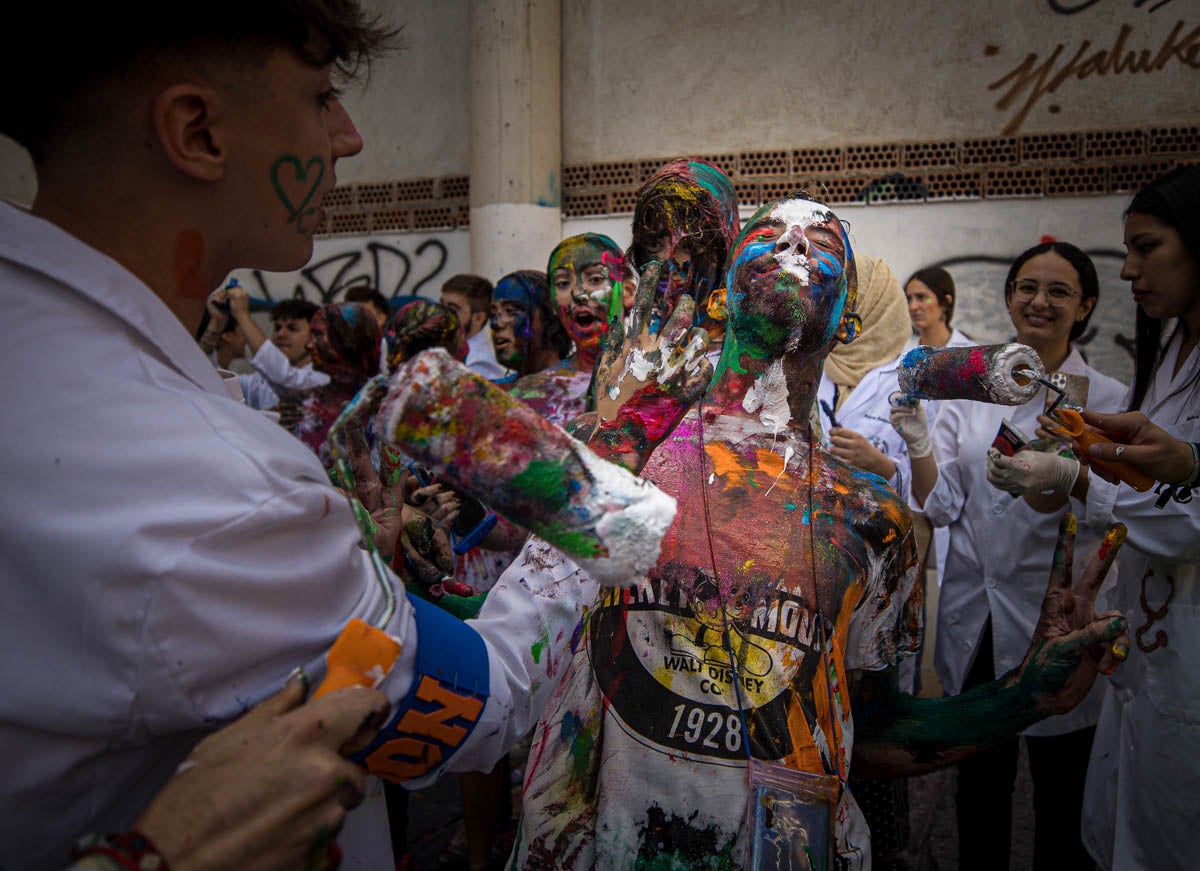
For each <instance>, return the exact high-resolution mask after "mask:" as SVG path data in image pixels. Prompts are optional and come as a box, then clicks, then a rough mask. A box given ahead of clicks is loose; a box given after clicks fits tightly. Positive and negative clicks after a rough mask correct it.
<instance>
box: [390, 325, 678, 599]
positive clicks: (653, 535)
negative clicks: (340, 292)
mask: <svg viewBox="0 0 1200 871" xmlns="http://www.w3.org/2000/svg"><path fill="white" fill-rule="evenodd" d="M376 431H377V432H379V433H380V434H381V435H382V437H383V438H384V439H385V440H386V441H388V442H389V443H390V444H392V445H394V446H395V447H397V448H399V449H400V450H402V451H404V452H405V453H406V454H408V455H409V456H410V457H412V458H413V459H415V460H417V461H418V462H420V463H422V464H423V465H425V466H426V467H428V468H429V469H431V470H432V471H433V472H434V473H435V474H436V475H437V476H438V477H439V478H441V479H442V480H445V481H447V482H449V483H450V484H452V485H453V486H454V488H455V489H456V490H459V491H460V492H462V493H464V494H466V495H468V496H472V497H474V498H475V499H478V500H479V501H480V502H483V503H485V504H486V505H487V506H488V507H489V508H490V509H491V510H492V511H494V512H496V513H497V514H499V515H500V516H501V517H504V518H505V519H506V520H509V521H510V522H512V523H515V524H517V525H518V526H523V527H525V528H526V529H529V530H530V531H531V532H533V533H534V534H535V535H537V536H539V537H540V538H542V539H544V540H545V541H547V542H549V543H550V544H552V545H554V547H556V548H558V549H559V550H560V551H562V552H563V553H564V554H566V555H567V556H568V557H570V558H571V559H573V560H574V561H575V562H576V563H577V564H578V565H579V567H580V568H582V569H583V570H584V571H586V572H588V573H589V574H590V575H591V576H592V577H594V578H595V579H596V580H598V581H600V583H602V584H604V585H607V586H629V585H631V584H634V583H636V582H637V581H638V580H640V579H641V578H643V577H645V575H646V573H647V572H648V571H649V570H650V569H651V568H653V567H654V565H655V564H656V563H657V562H658V555H659V545H660V543H661V541H662V537H663V535H665V534H666V531H667V529H668V528H669V527H670V525H671V522H672V521H673V520H674V518H675V500H674V499H673V498H672V497H671V496H668V495H667V494H666V493H663V492H662V491H661V490H659V489H658V488H657V487H656V486H654V485H653V484H651V483H650V482H648V481H645V480H643V479H641V478H638V477H635V476H634V475H632V474H631V473H630V472H628V471H627V470H626V469H623V468H621V467H620V466H617V465H615V464H613V463H609V462H607V461H606V460H602V459H601V458H600V457H598V456H596V455H595V454H594V453H592V452H591V451H590V450H589V449H588V448H587V447H586V446H585V445H584V444H583V443H582V442H579V441H577V440H575V439H573V438H571V437H570V436H569V435H567V434H566V433H565V432H563V431H562V430H561V429H559V428H558V427H556V426H554V425H553V424H551V423H549V422H547V421H546V420H545V419H544V418H542V417H541V416H540V415H538V414H537V413H536V412H534V411H533V410H532V409H531V408H529V406H527V405H525V404H524V403H523V402H521V401H519V400H517V399H514V398H512V397H511V396H509V395H508V394H507V393H505V392H504V391H502V390H500V389H499V388H498V387H496V386H495V385H494V384H492V383H490V382H488V381H486V380H484V379H483V378H481V377H479V376H478V375H476V374H475V373H474V372H472V371H471V370H470V369H468V368H467V367H466V366H464V365H463V364H461V363H459V362H457V361H456V360H454V359H453V358H451V356H450V355H449V354H447V353H446V352H445V351H444V350H442V349H440V348H435V349H431V350H428V351H424V352H422V353H421V354H418V355H416V356H415V357H413V358H412V359H411V360H409V361H407V362H406V363H404V364H403V365H402V366H400V367H399V368H398V369H397V371H396V374H395V375H394V376H393V377H392V380H391V384H390V386H389V388H388V393H387V396H386V397H385V398H384V400H383V403H382V405H381V407H380V411H379V415H378V417H377V419H376Z"/></svg>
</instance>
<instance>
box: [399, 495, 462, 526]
mask: <svg viewBox="0 0 1200 871" xmlns="http://www.w3.org/2000/svg"><path fill="white" fill-rule="evenodd" d="M408 504H409V505H412V506H413V507H414V508H418V509H420V510H421V511H423V512H425V513H426V514H428V515H429V517H430V519H431V520H432V521H433V522H434V523H436V524H437V525H438V526H441V527H442V528H444V529H449V528H450V526H451V525H452V524H453V523H454V521H455V520H456V519H457V518H458V512H459V510H460V509H461V508H462V499H461V498H460V497H459V495H458V494H457V493H455V492H454V491H453V490H448V489H446V487H444V486H442V485H441V484H429V485H428V486H425V487H421V488H420V489H419V490H416V491H414V492H413V493H411V494H410V495H409V497H408Z"/></svg>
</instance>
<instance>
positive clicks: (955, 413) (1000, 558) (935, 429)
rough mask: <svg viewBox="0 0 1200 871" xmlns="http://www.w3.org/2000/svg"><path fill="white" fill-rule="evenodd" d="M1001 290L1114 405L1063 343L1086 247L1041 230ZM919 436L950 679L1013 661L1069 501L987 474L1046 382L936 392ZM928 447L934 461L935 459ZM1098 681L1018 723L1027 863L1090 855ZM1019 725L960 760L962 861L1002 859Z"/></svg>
mask: <svg viewBox="0 0 1200 871" xmlns="http://www.w3.org/2000/svg"><path fill="white" fill-rule="evenodd" d="M1004 287H1005V290H1004V302H1005V305H1006V307H1007V309H1008V316H1009V318H1010V319H1011V320H1012V324H1013V327H1014V328H1015V329H1016V332H1017V335H1016V340H1017V341H1018V342H1021V343H1023V344H1026V345H1029V346H1030V347H1032V348H1033V349H1034V350H1035V351H1037V353H1038V355H1039V356H1040V357H1041V358H1042V361H1043V362H1044V363H1045V366H1046V371H1047V372H1063V373H1068V374H1071V375H1077V376H1084V377H1086V378H1087V379H1088V385H1089V389H1088V397H1087V405H1088V407H1090V408H1094V409H1097V410H1099V411H1116V410H1118V409H1119V408H1121V401H1122V398H1123V396H1124V394H1125V387H1124V386H1123V385H1122V384H1121V383H1120V382H1118V381H1116V380H1115V379H1113V378H1109V377H1108V376H1106V375H1103V374H1101V373H1100V372H1097V371H1096V370H1095V369H1093V368H1092V367H1090V366H1088V365H1087V363H1086V362H1084V360H1083V357H1082V356H1081V355H1080V353H1079V351H1078V350H1077V349H1076V348H1075V347H1074V346H1073V345H1072V341H1073V340H1075V339H1077V338H1078V337H1079V336H1081V335H1082V334H1083V332H1084V331H1085V330H1086V329H1087V324H1088V319H1089V318H1090V317H1091V314H1092V311H1093V309H1094V308H1095V306H1096V303H1097V301H1098V300H1099V297H1100V285H1099V280H1098V279H1097V276H1096V268H1095V266H1093V264H1092V262H1091V260H1090V259H1089V258H1088V257H1087V255H1086V254H1084V253H1083V252H1082V251H1080V250H1079V249H1078V248H1076V247H1075V246H1074V245H1069V244H1067V243H1065V242H1046V243H1043V244H1041V245H1037V246H1035V247H1033V248H1030V249H1029V250H1028V251H1025V252H1024V253H1022V254H1021V255H1020V256H1019V257H1017V258H1016V260H1015V261H1013V264H1012V267H1011V268H1010V269H1009V273H1008V280H1007V281H1006V282H1005V285H1004ZM940 406H941V407H940V409H939V411H938V415H937V420H936V421H935V422H934V424H933V426H932V428H931V429H929V430H927V432H926V438H925V442H924V445H916V446H915V443H914V441H912V439H913V436H914V433H913V432H912V431H909V432H908V433H907V434H905V433H904V431H903V430H902V434H905V437H906V440H909V453H910V456H913V455H922V454H925V455H928V454H929V453H930V450H929V446H930V442H932V456H924V457H922V458H921V459H916V458H914V459H913V460H912V467H913V472H912V473H913V484H912V487H913V497H914V501H915V506H916V507H918V508H923V511H924V513H925V515H926V516H927V517H928V518H929V520H930V522H932V523H933V525H934V526H935V527H948V528H949V529H950V549H949V553H948V554H947V557H946V563H945V566H944V567H943V571H942V587H941V599H940V606H939V614H938V633H937V648H936V653H935V657H934V659H935V665H936V668H937V673H938V677H939V678H940V680H941V682H942V686H943V688H944V689H945V690H946V692H947V693H949V694H957V693H961V692H963V691H965V690H968V689H970V688H971V687H973V686H976V685H978V684H981V683H984V682H986V681H990V680H992V679H993V678H994V677H996V676H998V675H1003V674H1004V673H1006V672H1008V671H1009V670H1011V669H1013V668H1015V667H1016V666H1017V665H1018V664H1019V663H1020V661H1021V657H1022V656H1023V655H1024V651H1025V647H1026V644H1025V640H1024V639H1026V638H1028V637H1029V633H1030V632H1032V631H1033V629H1034V626H1035V624H1036V622H1037V618H1038V610H1039V607H1040V605H1041V600H1042V596H1043V595H1044V594H1045V592H1046V581H1045V572H1046V554H1047V553H1050V552H1052V551H1053V549H1054V540H1055V534H1056V530H1057V528H1058V522H1059V519H1060V517H1061V515H1062V514H1063V513H1064V512H1065V511H1066V505H1065V504H1064V503H1061V502H1060V503H1059V507H1058V508H1057V509H1055V510H1053V511H1051V513H1043V512H1045V511H1046V508H1047V506H1046V505H1044V504H1040V503H1039V502H1038V496H1037V494H1034V495H1032V496H1030V497H1027V498H1017V497H1014V496H1012V495H1010V494H1009V493H1006V492H1003V491H1001V490H997V489H996V488H994V487H992V486H991V485H990V484H989V483H988V480H987V464H988V460H987V452H988V448H989V447H990V446H991V444H992V440H993V439H994V438H995V437H996V434H997V431H998V430H999V429H1000V426H1001V424H1002V422H1004V421H1005V420H1006V419H1007V420H1008V421H1009V422H1010V423H1011V424H1012V425H1015V426H1016V427H1017V428H1018V429H1019V430H1021V431H1023V432H1024V433H1026V434H1028V435H1029V436H1030V437H1032V436H1033V434H1034V433H1035V431H1036V430H1037V427H1038V421H1037V418H1038V415H1039V414H1041V413H1042V412H1043V411H1044V409H1045V407H1046V398H1045V390H1044V389H1043V390H1042V391H1040V392H1039V393H1038V395H1037V396H1035V397H1034V398H1033V399H1032V400H1031V401H1030V402H1029V403H1028V404H1026V405H1023V406H1018V407H1016V408H1012V407H1006V406H999V405H990V404H987V403H981V402H969V401H965V400H954V401H948V402H942V403H940ZM935 460H936V461H935ZM1100 540H1101V539H1100V535H1097V534H1095V533H1090V532H1088V531H1086V530H1083V529H1081V530H1080V534H1079V537H1078V539H1077V542H1076V555H1075V559H1076V564H1077V565H1082V564H1084V563H1085V562H1086V561H1087V560H1088V559H1089V558H1090V557H1091V555H1092V554H1093V553H1094V552H1095V551H1096V550H1097V549H1098V547H1099V544H1100ZM1103 690H1104V685H1103V682H1099V683H1098V684H1097V686H1096V688H1095V689H1094V690H1093V692H1092V695H1091V696H1090V697H1089V698H1088V699H1085V701H1084V702H1083V703H1081V704H1080V705H1079V707H1077V708H1076V709H1075V710H1074V711H1072V712H1071V713H1069V714H1066V715H1063V716H1060V717H1052V718H1050V719H1048V720H1045V721H1043V722H1041V723H1039V724H1037V725H1036V726H1034V727H1032V728H1030V729H1028V730H1027V731H1026V733H1025V735H1026V746H1027V748H1028V751H1029V759H1030V767H1031V769H1032V773H1033V781H1034V813H1035V820H1036V823H1035V837H1034V867H1035V868H1039V869H1040V868H1054V869H1072V868H1087V869H1089V871H1090V869H1091V860H1090V859H1089V858H1088V855H1087V852H1086V851H1085V850H1084V849H1083V846H1082V844H1081V842H1080V837H1079V826H1080V807H1081V806H1082V802H1083V782H1084V776H1085V772H1086V770H1087V761H1088V754H1089V752H1090V750H1091V744H1092V736H1093V734H1094V732H1095V723H1096V719H1097V716H1098V714H1099V710H1100V703H1101V701H1102V697H1103ZM1017 753H1018V739H1016V738H1013V739H1011V740H1009V741H1007V742H1005V743H1003V744H1000V745H998V746H997V747H995V748H993V749H992V750H989V751H985V752H984V753H980V754H979V755H978V756H976V757H974V758H973V759H972V760H970V761H968V762H964V763H963V764H962V765H960V766H959V775H958V796H957V813H958V834H959V867H960V868H963V869H968V868H969V869H973V871H977V869H990V868H997V869H1007V868H1008V863H1009V843H1010V839H1011V836H1012V811H1011V806H1012V790H1013V784H1014V781H1015V778H1016V769H1017Z"/></svg>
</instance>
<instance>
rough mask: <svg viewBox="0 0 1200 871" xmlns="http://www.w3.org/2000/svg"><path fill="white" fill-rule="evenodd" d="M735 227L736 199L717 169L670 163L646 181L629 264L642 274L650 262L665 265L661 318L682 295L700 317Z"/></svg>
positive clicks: (701, 162)
mask: <svg viewBox="0 0 1200 871" xmlns="http://www.w3.org/2000/svg"><path fill="white" fill-rule="evenodd" d="M737 227H738V218H737V195H736V193H735V192H734V189H733V183H732V182H731V181H730V180H729V177H728V176H727V175H725V173H724V172H722V171H721V169H720V168H718V167H717V166H715V165H713V164H711V163H708V162H707V161H704V160H699V159H685V160H674V161H671V162H670V163H667V164H664V165H663V166H662V167H660V168H659V170H658V171H657V172H656V173H655V174H654V175H653V176H651V177H650V178H649V179H647V180H646V183H645V184H644V185H643V186H642V188H641V189H640V190H639V191H638V199H637V205H636V208H635V210H634V221H633V247H632V255H633V265H634V266H635V267H636V268H637V269H638V270H639V271H640V270H642V269H643V268H644V267H645V265H646V264H647V263H648V262H649V261H651V260H658V261H659V262H661V263H662V264H663V270H662V273H661V277H660V279H659V291H660V293H662V294H663V299H664V311H663V316H664V317H665V316H666V315H668V314H669V313H670V312H671V311H673V310H674V308H675V303H676V301H677V300H678V299H679V296H680V294H684V293H687V294H690V295H691V296H692V298H693V299H695V300H696V311H697V313H698V314H700V316H701V317H703V313H704V311H705V309H706V305H707V302H708V297H709V294H711V293H712V291H713V290H715V289H716V288H717V287H719V286H720V281H721V274H720V273H721V268H722V267H723V265H724V262H723V261H724V259H725V254H726V252H727V251H728V250H729V246H730V244H731V243H732V242H733V239H734V237H735V236H736V235H737Z"/></svg>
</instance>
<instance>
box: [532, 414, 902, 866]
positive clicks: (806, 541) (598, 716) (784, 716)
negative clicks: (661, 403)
mask: <svg viewBox="0 0 1200 871" xmlns="http://www.w3.org/2000/svg"><path fill="white" fill-rule="evenodd" d="M701 444H703V445H704V449H703V454H701V447H700V446H701ZM808 450H809V448H808V445H807V444H797V443H796V441H795V439H794V438H792V437H789V435H788V432H787V431H786V430H785V431H784V432H782V433H779V434H778V435H772V434H770V433H764V432H762V430H761V427H759V426H757V425H756V424H755V423H754V422H751V421H747V420H745V419H743V418H739V417H727V416H718V415H713V414H706V419H705V421H704V422H703V423H702V422H701V419H700V417H699V416H698V414H697V412H696V411H695V410H693V411H692V412H690V413H689V414H688V416H687V417H686V418H685V419H684V421H683V423H682V424H681V425H680V426H679V427H678V428H677V429H676V430H675V431H674V432H673V433H672V435H671V436H670V437H669V438H668V439H667V441H666V442H664V444H663V445H662V446H660V447H659V449H658V450H657V451H656V452H655V454H654V455H653V456H652V457H651V459H650V461H649V463H648V465H647V466H646V469H645V470H644V472H643V475H644V476H645V477H646V478H649V479H650V480H653V481H654V482H655V483H657V484H658V485H659V486H660V487H662V488H663V489H664V490H665V491H666V492H668V493H670V494H672V495H674V496H675V497H676V498H677V499H678V500H679V512H678V515H677V517H676V520H675V523H674V524H673V526H672V527H671V529H670V531H669V532H668V534H667V536H666V538H665V539H664V541H663V548H662V555H661V557H660V560H659V564H658V567H657V568H656V569H655V570H654V571H653V572H652V573H651V575H650V576H649V577H648V578H647V579H646V580H645V581H643V582H642V583H641V584H640V585H638V586H636V587H633V588H630V589H626V590H617V589H605V590H603V591H602V592H601V594H600V596H599V598H598V599H597V601H596V602H595V604H594V605H593V607H592V608H591V609H590V611H589V613H588V615H587V618H586V620H585V628H584V630H583V632H582V633H580V637H578V638H577V639H575V640H574V643H573V645H572V647H573V651H574V658H573V660H572V662H571V666H570V668H569V669H568V672H567V675H566V677H565V679H564V683H563V685H562V686H561V687H560V688H559V691H558V693H557V694H556V696H555V697H554V700H553V701H552V702H551V705H550V708H549V709H548V711H547V713H546V715H545V716H544V717H543V720H542V723H541V725H540V727H539V730H538V732H537V735H536V738H535V741H534V745H533V749H532V752H531V754H530V769H529V774H528V776H527V779H526V795H525V819H524V821H523V832H522V843H521V845H520V847H519V849H518V852H517V856H516V861H517V867H523V868H535V867H551V866H555V867H566V868H593V867H595V868H630V867H638V868H681V869H682V868H735V867H740V864H741V861H742V858H741V851H742V849H743V844H742V841H741V839H740V838H739V835H740V833H741V830H742V828H743V818H744V816H745V804H746V786H745V776H746V773H745V765H746V754H747V747H749V752H750V753H751V754H752V755H753V756H754V757H756V758H758V759H762V760H771V761H774V762H777V763H779V764H783V765H786V766H788V767H792V768H799V769H801V770H804V771H808V772H813V773H827V774H833V775H837V776H840V777H842V778H843V779H844V777H845V775H846V771H847V767H848V764H849V757H850V752H851V748H852V743H853V724H852V720H851V714H850V703H849V696H848V687H847V672H848V671H849V670H851V669H868V670H875V669H881V668H885V667H887V666H888V665H890V664H892V663H894V662H895V660H896V655H897V652H898V651H900V652H903V651H908V650H912V649H914V648H915V645H916V643H917V639H918V637H919V633H920V623H919V619H920V617H919V615H920V593H919V590H917V589H914V588H913V580H914V578H915V554H914V550H913V545H912V540H911V537H910V535H909V520H908V516H907V514H906V512H905V509H904V508H903V506H902V505H901V504H900V502H899V501H898V500H897V499H896V497H895V496H894V495H893V494H892V493H891V491H889V490H887V489H886V488H885V487H884V486H883V484H882V482H881V481H880V480H879V479H877V478H875V477H873V476H870V475H867V474H865V473H861V472H858V471H856V470H853V469H851V468H850V467H847V466H845V465H843V464H841V463H840V462H838V461H837V460H836V459H834V458H832V457H831V456H830V455H828V454H825V453H824V452H822V451H820V450H818V454H817V468H818V472H817V475H816V477H815V479H814V480H813V481H812V484H813V486H812V488H811V500H812V501H811V509H810V487H809V474H808V467H809V464H808V462H807V455H808ZM810 517H812V518H814V522H813V523H812V524H811V525H810V522H809V521H810ZM714 563H715V566H716V571H715V572H714V569H713V566H714ZM814 566H815V569H816V571H815V579H814ZM714 578H719V580H714ZM726 627H727V630H726ZM726 633H727V634H726ZM731 654H732V655H731ZM838 836H839V841H840V842H841V849H842V851H843V852H844V853H845V852H849V853H850V854H852V855H853V854H854V853H855V852H856V848H857V850H859V851H861V850H864V849H865V846H866V839H865V832H864V831H861V817H860V815H859V812H858V811H857V808H855V807H854V805H853V801H852V800H851V799H849V798H848V797H847V798H845V799H843V802H842V804H841V806H840V808H839V813H838Z"/></svg>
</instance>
